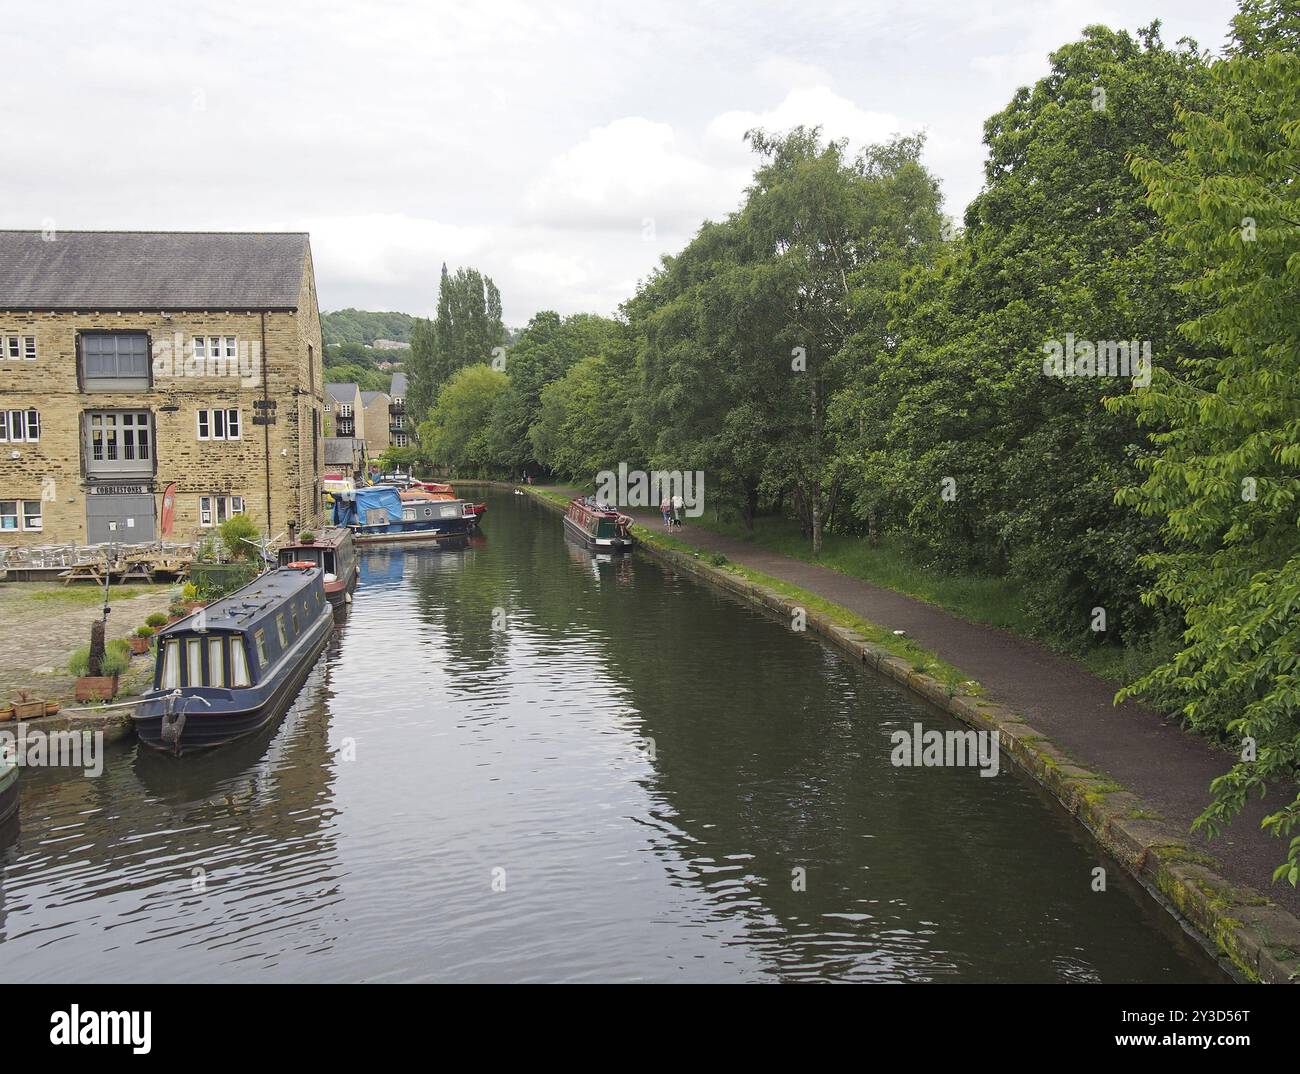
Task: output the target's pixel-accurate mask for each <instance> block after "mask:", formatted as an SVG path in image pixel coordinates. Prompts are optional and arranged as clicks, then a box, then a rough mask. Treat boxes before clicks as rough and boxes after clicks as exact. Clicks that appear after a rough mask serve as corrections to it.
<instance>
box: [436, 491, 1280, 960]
mask: <svg viewBox="0 0 1300 1074" xmlns="http://www.w3.org/2000/svg"><path fill="white" fill-rule="evenodd" d="M458 484H483V485H490V486H493V487H498V488H517V487H523V489H524V491H525V492H527V493H528V494H529V495H530V496H532V498H533V499H534V500H535V501H536V502H538V503H541V504H543V505H545V506H546V507H548V508H550V509H551V510H553V511H555V512H557V513H563V510H564V508H563V506H562V505H561V504H560V503H558V502H556V501H555V500H553V499H551V498H550V497H548V496H547V495H546V493H545V492H543V491H542V490H540V489H538V488H536V487H529V486H515V485H510V484H508V483H505V482H495V481H484V482H458ZM635 529H636V531H637V533H636V536H637V538H638V544H639V547H640V548H641V549H643V550H645V551H647V552H649V553H650V554H651V555H652V556H653V557H654V558H656V559H657V560H659V561H660V562H662V563H665V564H668V565H669V566H671V567H673V568H674V569H676V570H679V571H683V572H685V573H687V574H690V575H692V576H694V577H696V578H698V579H700V580H702V581H705V582H708V583H709V584H711V585H714V586H717V587H718V588H720V589H723V590H726V591H727V592H729V593H732V594H734V595H735V596H738V597H740V598H742V599H744V600H746V601H747V602H749V603H750V604H753V605H756V606H757V607H759V608H762V609H765V610H767V611H769V612H771V613H773V614H775V615H777V616H779V617H780V618H782V619H783V620H784V621H785V622H789V621H790V616H791V614H792V612H793V611H794V609H796V608H803V609H804V614H805V617H806V623H807V625H808V626H809V627H811V628H812V629H813V630H815V631H817V633H818V634H820V635H821V636H822V637H824V638H826V639H827V640H828V641H830V643H831V644H832V645H834V646H835V647H836V648H837V649H838V650H839V651H840V652H841V653H842V654H843V655H845V656H846V657H848V658H849V659H850V660H853V661H855V662H858V663H862V664H865V665H866V666H867V667H869V668H871V669H872V670H873V671H875V672H877V673H879V674H881V675H884V676H885V677H886V678H889V679H892V680H894V681H895V682H897V683H898V684H899V685H901V686H904V687H906V688H907V689H908V690H910V691H912V692H913V693H914V694H916V695H918V696H920V697H922V698H924V699H925V700H926V701H929V702H930V703H931V704H933V705H935V706H937V707H938V708H940V709H942V710H943V711H944V712H946V713H947V714H949V715H950V716H952V717H953V718H955V719H957V720H959V721H960V722H962V723H964V724H967V725H968V726H970V727H973V728H975V729H977V730H983V731H997V732H998V740H999V743H1000V745H1001V747H1002V752H1003V753H1004V754H1005V755H1006V756H1007V757H1008V758H1010V760H1011V761H1012V762H1013V763H1015V764H1016V765H1018V766H1019V767H1020V768H1021V769H1022V770H1023V771H1025V772H1026V773H1028V774H1029V775H1030V776H1031V777H1033V779H1034V780H1036V781H1037V782H1038V783H1039V784H1040V785H1041V786H1043V787H1044V788H1045V789H1046V790H1048V791H1049V792H1050V793H1051V794H1052V796H1053V797H1055V798H1056V800H1057V801H1058V802H1060V804H1061V805H1062V806H1063V807H1064V808H1065V809H1066V811H1067V812H1069V813H1070V815H1071V816H1073V817H1074V818H1075V820H1077V821H1078V822H1079V823H1080V824H1081V825H1083V827H1084V828H1085V829H1086V830H1087V831H1088V832H1089V833H1090V834H1091V835H1092V836H1093V837H1094V838H1095V839H1096V841H1097V842H1098V843H1100V844H1101V846H1102V847H1103V848H1104V849H1105V850H1106V851H1107V852H1108V853H1109V854H1110V855H1111V856H1112V857H1114V858H1115V859H1116V860H1117V861H1118V862H1119V863H1120V864H1121V865H1122V866H1123V867H1124V868H1125V869H1126V870H1127V871H1128V872H1129V873H1130V874H1131V875H1132V876H1133V877H1134V878H1136V879H1137V881H1138V882H1139V883H1141V884H1142V885H1143V887H1145V888H1146V889H1147V890H1148V891H1149V892H1150V893H1151V894H1152V895H1153V896H1154V897H1155V898H1156V900H1157V901H1158V902H1159V903H1160V904H1161V905H1162V906H1164V907H1165V909H1167V910H1169V911H1170V912H1171V913H1173V914H1174V915H1175V916H1177V917H1178V918H1180V919H1181V920H1182V921H1183V923H1184V924H1185V925H1187V926H1188V927H1190V928H1191V929H1193V930H1194V931H1195V932H1196V933H1197V934H1198V935H1199V937H1200V938H1201V940H1202V941H1203V942H1204V943H1205V944H1206V946H1207V947H1209V948H1210V949H1211V950H1213V951H1216V952H1217V953H1218V954H1219V956H1220V957H1221V958H1222V959H1224V960H1226V962H1227V963H1228V964H1229V965H1230V966H1231V968H1232V970H1233V972H1234V973H1235V974H1236V975H1237V976H1239V977H1242V978H1244V979H1246V980H1249V981H1257V982H1260V983H1265V984H1288V983H1292V984H1294V983H1300V920H1298V919H1297V918H1296V917H1295V916H1294V915H1293V914H1291V913H1290V912H1289V911H1287V910H1286V909H1284V908H1283V907H1281V906H1278V905H1277V904H1276V903H1274V902H1272V901H1271V900H1270V899H1268V898H1266V897H1264V896H1263V895H1261V894H1259V893H1258V892H1256V891H1253V890H1251V889H1248V888H1244V887H1242V886H1240V885H1237V884H1233V883H1232V882H1230V881H1228V880H1227V879H1225V878H1224V877H1223V876H1222V875H1220V874H1219V872H1217V870H1216V868H1215V865H1216V863H1215V862H1214V860H1213V859H1212V858H1210V857H1208V856H1207V855H1205V854H1204V853H1202V852H1200V851H1197V850H1195V849H1194V848H1193V847H1192V846H1190V845H1189V843H1188V840H1187V839H1186V838H1185V837H1183V836H1182V835H1181V834H1180V833H1179V832H1177V831H1176V830H1175V829H1174V828H1173V827H1171V826H1170V825H1169V824H1167V823H1165V822H1164V821H1162V820H1160V819H1158V818H1157V816H1156V815H1155V814H1154V812H1153V811H1152V810H1151V809H1150V808H1147V807H1146V806H1145V805H1144V803H1143V801H1142V800H1141V799H1140V798H1138V796H1137V795H1135V794H1133V793H1131V792H1129V791H1127V790H1125V789H1124V788H1122V787H1120V786H1119V785H1118V784H1116V783H1115V782H1114V781H1113V780H1111V779H1110V778H1108V777H1106V776H1104V775H1102V774H1101V773H1099V772H1095V771H1092V770H1091V769H1088V768H1086V767H1084V766H1082V765H1080V764H1077V763H1076V762H1075V761H1074V760H1072V759H1071V758H1070V757H1068V756H1067V755H1066V754H1065V753H1064V751H1062V750H1061V749H1060V748H1059V747H1058V746H1056V744H1055V743H1053V742H1052V741H1051V740H1050V739H1049V738H1048V737H1047V736H1046V735H1044V734H1042V732H1040V731H1038V730H1037V729H1035V728H1034V727H1033V726H1032V725H1031V724H1029V723H1028V722H1026V721H1025V720H1024V718H1023V717H1021V716H1019V715H1017V714H1016V713H1015V712H1013V711H1011V710H1010V709H1009V708H1007V707H1006V706H1004V705H1001V704H998V703H997V702H993V701H990V700H988V699H987V698H983V697H979V696H976V695H973V694H967V693H963V692H961V691H953V690H951V689H950V688H949V687H948V686H947V685H945V684H944V683H942V682H940V681H939V680H938V679H936V678H934V677H933V676H930V675H927V674H926V673H924V672H921V671H917V670H916V669H915V668H913V667H912V666H911V665H910V664H909V663H908V662H907V661H905V660H902V659H900V658H899V657H897V656H895V655H893V654H892V653H890V652H888V651H887V650H886V649H884V648H883V647H881V646H879V645H876V644H875V643H873V642H871V641H868V640H867V639H866V638H865V637H863V636H862V635H861V634H860V633H858V632H857V631H856V630H853V629H851V628H849V627H846V626H843V625H841V624H839V623H837V622H835V621H834V620H833V619H832V618H831V617H830V616H828V615H825V614H823V613H821V612H818V611H817V610H815V609H813V608H804V606H803V605H801V604H800V603H799V601H797V600H795V599H793V598H791V597H788V596H785V595H784V594H781V593H778V592H777V591H776V590H774V589H771V588H769V587H768V586H765V585H763V584H761V583H759V582H754V581H751V580H750V579H747V578H744V577H741V576H738V575H736V574H733V573H731V572H729V571H727V570H725V569H724V568H723V567H720V566H714V565H713V564H711V563H709V562H707V561H705V560H704V559H703V558H702V557H701V556H700V555H699V554H698V553H687V552H683V551H680V550H679V549H676V548H671V547H669V546H667V545H665V544H663V543H661V542H658V541H656V539H655V536H654V534H653V533H649V532H648V531H646V530H644V528H643V527H640V526H638V527H635ZM846 614H848V613H847V612H846Z"/></svg>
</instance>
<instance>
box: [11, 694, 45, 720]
mask: <svg viewBox="0 0 1300 1074" xmlns="http://www.w3.org/2000/svg"><path fill="white" fill-rule="evenodd" d="M13 713H14V718H15V719H18V720H34V719H37V718H39V717H41V716H44V715H45V701H44V699H39V700H30V699H24V700H21V701H15V702H14V707H13Z"/></svg>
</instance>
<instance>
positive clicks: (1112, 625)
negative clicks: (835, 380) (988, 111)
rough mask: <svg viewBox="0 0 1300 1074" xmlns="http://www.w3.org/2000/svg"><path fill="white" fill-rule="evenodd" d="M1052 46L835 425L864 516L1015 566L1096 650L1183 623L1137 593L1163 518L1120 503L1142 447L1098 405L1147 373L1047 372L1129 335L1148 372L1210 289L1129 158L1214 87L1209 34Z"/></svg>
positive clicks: (1034, 598) (997, 564) (1031, 603)
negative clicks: (1143, 557)
mask: <svg viewBox="0 0 1300 1074" xmlns="http://www.w3.org/2000/svg"><path fill="white" fill-rule="evenodd" d="M1051 60H1052V66H1051V72H1050V73H1049V74H1048V76H1047V77H1045V78H1043V79H1041V80H1040V81H1039V82H1038V83H1037V84H1035V85H1034V86H1033V87H1032V88H1023V89H1021V90H1019V91H1017V93H1016V94H1015V96H1014V97H1013V99H1012V100H1011V102H1010V103H1009V104H1008V106H1007V107H1006V108H1005V109H1004V110H1003V111H1002V112H1000V113H998V114H997V115H995V116H993V117H992V118H990V119H989V120H988V122H987V123H986V124H985V138H984V140H985V143H986V144H987V146H988V161H987V163H986V165H985V174H986V180H985V186H984V189H983V191H982V192H981V193H980V195H979V196H978V197H977V198H976V199H975V200H974V201H973V202H972V203H971V205H970V206H969V208H968V209H967V211H966V216H965V224H966V227H965V230H964V232H963V233H962V234H961V235H960V236H953V237H952V239H951V241H950V242H949V243H948V245H947V247H946V248H945V250H944V251H943V253H942V255H941V256H940V257H939V258H938V259H937V261H936V263H935V264H934V265H933V266H932V267H930V268H924V269H917V270H915V271H914V272H912V273H911V274H909V275H907V276H906V277H905V280H904V285H903V287H902V289H901V290H900V292H899V293H898V295H897V296H896V298H895V299H894V300H893V312H894V317H893V319H892V321H891V323H890V325H889V327H888V330H887V332H885V333H884V334H881V335H877V336H876V337H875V339H874V340H869V341H867V345H866V348H865V350H864V353H863V355H862V357H861V359H860V361H859V362H858V363H857V369H858V370H859V374H860V376H859V378H858V380H857V391H856V393H855V397H856V405H854V406H853V407H848V408H845V412H844V413H843V414H841V415H840V418H841V434H842V436H843V438H844V443H845V444H846V445H848V446H850V447H851V448H852V449H853V451H854V453H855V463H854V466H853V468H852V469H853V470H854V471H855V472H856V473H859V474H861V475H862V480H861V481H860V482H858V483H857V485H856V489H855V508H856V510H857V512H858V514H859V516H860V517H862V518H866V519H870V518H871V517H872V516H874V515H878V516H880V517H881V518H883V520H884V523H883V524H884V525H885V526H886V527H887V528H890V529H893V530H895V531H896V532H899V533H902V534H905V535H906V536H908V537H910V538H912V539H914V540H915V541H917V542H919V543H921V544H922V545H923V547H925V548H927V549H928V550H930V551H931V553H932V555H933V557H934V560H935V561H936V562H943V563H947V564H952V565H955V566H958V567H962V568H965V569H976V570H983V571H988V572H990V573H1007V574H1010V575H1011V576H1012V577H1013V578H1014V579H1015V580H1016V581H1018V582H1019V583H1020V584H1021V588H1022V590H1023V591H1024V592H1025V593H1026V594H1027V608H1026V611H1027V613H1028V615H1029V617H1030V620H1031V622H1032V623H1033V624H1034V625H1035V627H1036V628H1037V629H1038V631H1039V632H1040V633H1042V634H1044V635H1047V636H1050V637H1054V638H1057V639H1060V640H1063V641H1065V642H1067V643H1069V644H1070V645H1072V646H1074V647H1079V648H1081V647H1083V646H1084V645H1088V644H1095V643H1097V642H1099V641H1106V640H1111V641H1117V640H1121V639H1126V640H1129V641H1133V640H1136V639H1142V638H1147V637H1153V636H1156V635H1158V634H1160V633H1161V631H1162V630H1167V629H1168V628H1167V627H1165V625H1164V623H1163V620H1162V619H1160V618H1158V617H1155V616H1153V614H1152V613H1151V611H1149V610H1147V609H1144V607H1143V605H1142V604H1141V603H1140V600H1139V595H1140V592H1141V589H1142V587H1143V585H1144V584H1145V583H1146V581H1147V580H1148V576H1147V574H1146V572H1145V571H1144V570H1143V569H1141V568H1140V567H1139V565H1138V563H1137V557H1138V554H1139V553H1140V552H1141V551H1142V550H1144V549H1148V548H1151V547H1152V546H1153V545H1154V544H1156V543H1157V542H1158V540H1159V535H1158V533H1157V527H1156V526H1155V525H1154V524H1153V523H1152V522H1150V521H1148V520H1145V519H1143V518H1141V517H1140V516H1138V515H1137V514H1135V513H1134V512H1132V511H1129V510H1126V509H1125V508H1123V507H1122V506H1120V505H1117V504H1116V503H1115V501H1114V494H1115V491H1116V489H1117V488H1118V487H1119V486H1121V485H1123V484H1125V483H1126V482H1127V481H1130V480H1132V479H1133V478H1134V477H1135V476H1136V470H1135V468H1134V460H1135V459H1136V458H1137V457H1139V456H1140V455H1141V454H1142V452H1143V451H1146V450H1148V447H1147V445H1146V437H1145V435H1144V434H1143V432H1142V431H1141V430H1140V429H1139V428H1138V427H1137V425H1136V423H1135V422H1134V420H1133V419H1132V418H1131V417H1130V416H1127V415H1124V414H1122V413H1108V412H1107V411H1106V410H1105V409H1104V408H1103V406H1102V400H1103V399H1104V398H1106V397H1107V396H1110V395H1114V394H1117V393H1120V392H1127V391H1128V390H1129V389H1130V387H1131V384H1132V377H1131V376H1130V377H1120V376H1095V375H1084V376H1069V377H1064V376H1048V375H1044V359H1045V356H1047V355H1048V354H1049V353H1050V348H1051V347H1052V346H1053V345H1056V346H1058V347H1061V348H1064V347H1065V346H1066V345H1067V344H1070V345H1072V344H1073V341H1074V340H1075V339H1078V340H1080V341H1082V342H1084V343H1086V344H1087V345H1088V346H1089V347H1094V348H1102V347H1105V348H1106V349H1107V351H1108V353H1110V354H1111V355H1115V354H1116V353H1117V351H1116V348H1117V347H1118V343H1119V342H1123V344H1124V348H1125V353H1126V354H1128V359H1127V361H1128V370H1129V371H1130V373H1138V366H1137V364H1136V363H1135V362H1134V360H1133V355H1132V353H1131V348H1132V345H1133V343H1136V350H1137V353H1138V356H1139V358H1140V357H1141V355H1142V354H1143V353H1144V352H1145V348H1147V347H1149V350H1150V353H1151V354H1152V355H1153V358H1154V361H1155V362H1157V363H1159V362H1160V361H1162V360H1163V359H1164V357H1165V356H1166V355H1167V354H1168V353H1169V352H1170V350H1171V348H1173V347H1174V346H1175V342H1176V340H1177V332H1176V329H1177V324H1178V322H1179V321H1180V320H1182V319H1184V318H1186V317H1188V316H1191V315H1193V314H1194V312H1195V309H1196V305H1195V300H1194V298H1192V297H1190V296H1185V295H1182V294H1180V292H1179V291H1178V290H1177V289H1176V285H1177V283H1178V282H1179V280H1181V278H1182V268H1181V266H1180V265H1179V264H1178V262H1177V259H1176V258H1175V257H1174V256H1173V255H1172V254H1171V253H1170V251H1169V250H1168V249H1167V248H1166V246H1165V244H1164V243H1163V242H1162V241H1161V239H1160V237H1159V228H1158V225H1157V222H1156V218H1155V215H1154V213H1153V212H1152V211H1151V209H1150V208H1148V207H1147V205H1146V204H1145V201H1144V199H1145V193H1146V192H1145V188H1144V187H1143V186H1142V184H1141V183H1140V182H1138V181H1137V180H1136V179H1135V178H1134V176H1133V175H1132V174H1131V172H1130V171H1129V168H1128V163H1127V161H1128V158H1129V156H1130V155H1131V154H1135V153H1136V154H1142V155H1146V156H1150V157H1152V158H1154V159H1169V158H1170V157H1172V156H1173V153H1174V150H1173V147H1172V146H1171V145H1170V143H1169V140H1168V136H1169V134H1170V132H1171V131H1172V130H1173V128H1174V126H1175V116H1176V107H1177V104H1178V102H1180V101H1181V102H1188V103H1201V104H1208V102H1209V101H1210V100H1211V99H1212V93H1213V91H1212V89H1211V88H1210V86H1209V81H1208V77H1207V71H1206V65H1205V63H1204V61H1203V60H1202V59H1201V57H1200V55H1199V53H1198V52H1197V51H1196V49H1195V47H1194V45H1192V44H1190V43H1189V44H1186V45H1183V46H1181V47H1179V48H1176V49H1168V48H1166V47H1164V45H1163V44H1162V43H1161V41H1160V38H1159V33H1158V28H1157V27H1156V26H1151V27H1148V28H1147V29H1145V30H1143V31H1141V32H1140V33H1139V34H1138V36H1137V38H1134V37H1132V36H1130V35H1129V34H1128V33H1124V32H1115V31H1111V30H1108V29H1105V28H1104V27H1098V26H1093V27H1089V28H1088V29H1087V30H1086V31H1085V32H1084V34H1083V37H1082V38H1081V39H1080V40H1079V41H1075V42H1071V43H1070V44H1067V45H1065V46H1063V47H1062V48H1060V49H1058V50H1057V51H1056V52H1054V53H1053V54H1052V57H1051ZM1116 366H1117V368H1116V370H1115V372H1119V371H1120V370H1119V368H1118V366H1119V362H1118V361H1116ZM1139 376H1140V374H1139ZM855 422H856V423H857V429H855V428H854V423H855ZM1095 608H1102V609H1104V610H1105V613H1106V623H1105V626H1106V630H1105V632H1100V631H1094V630H1092V629H1090V628H1091V627H1092V626H1093V624H1094V622H1096V621H1097V620H1096V617H1095V612H1094V611H1093V610H1094V609H1095Z"/></svg>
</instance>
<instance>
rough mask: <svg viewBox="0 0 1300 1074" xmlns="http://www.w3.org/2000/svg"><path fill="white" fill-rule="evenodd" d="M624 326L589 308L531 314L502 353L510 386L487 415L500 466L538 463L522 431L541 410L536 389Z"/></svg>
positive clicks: (606, 350) (597, 351) (612, 343)
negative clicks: (566, 313) (567, 314)
mask: <svg viewBox="0 0 1300 1074" xmlns="http://www.w3.org/2000/svg"><path fill="white" fill-rule="evenodd" d="M625 331H626V329H625V328H624V326H622V325H620V324H619V323H618V322H617V321H614V320H611V319H610V318H608V317H599V316H596V315H595V314H588V313H578V314H574V315H572V316H570V317H561V316H560V315H559V314H558V313H555V312H554V311H552V310H543V311H542V312H540V313H538V314H535V315H534V316H533V318H532V320H530V321H529V322H528V326H527V327H526V328H525V329H524V330H523V331H522V332H521V333H520V334H519V337H518V338H517V339H516V340H515V342H514V343H513V344H512V345H511V346H510V348H509V350H508V351H507V353H506V365H505V371H506V375H507V376H508V377H509V379H510V387H509V390H508V391H506V392H505V393H504V394H503V395H502V396H501V398H500V400H499V401H498V405H497V408H496V410H495V411H494V413H493V417H492V434H493V437H494V445H495V448H494V450H495V454H496V457H497V460H498V462H499V463H500V464H501V465H502V466H503V467H504V468H505V469H506V470H508V471H510V472H512V473H518V472H520V471H522V470H527V469H532V468H536V467H537V466H539V465H540V461H539V460H538V459H537V458H536V455H535V453H534V450H533V446H532V441H531V440H530V439H529V435H528V433H529V430H530V429H531V428H532V427H533V425H534V424H535V423H536V422H537V420H538V417H539V416H540V414H541V407H542V389H543V388H545V387H546V386H547V385H548V384H553V383H554V382H555V381H557V380H559V379H560V378H561V377H563V376H564V374H565V373H567V372H568V371H569V370H570V369H571V368H572V367H573V366H574V365H575V364H577V363H578V362H579V361H581V360H582V359H584V358H592V357H599V356H606V355H609V354H610V353H611V351H612V350H613V348H615V347H616V346H617V345H619V341H620V339H621V338H622V336H623V335H624V334H625Z"/></svg>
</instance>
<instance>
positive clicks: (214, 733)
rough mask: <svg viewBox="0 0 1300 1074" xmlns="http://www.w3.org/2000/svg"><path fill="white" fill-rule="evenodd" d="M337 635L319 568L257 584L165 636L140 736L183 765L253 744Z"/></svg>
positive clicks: (137, 720)
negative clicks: (198, 754)
mask: <svg viewBox="0 0 1300 1074" xmlns="http://www.w3.org/2000/svg"><path fill="white" fill-rule="evenodd" d="M333 629H334V616H333V612H332V611H331V606H330V602H329V600H328V599H327V598H326V595H325V585H324V575H323V573H322V571H321V569H320V568H319V567H316V566H295V567H279V568H277V569H275V570H271V571H267V572H266V573H265V574H262V575H259V576H258V577H257V578H255V579H254V580H253V581H251V582H249V583H248V585H246V586H244V587H243V588H241V589H237V590H235V592H233V593H231V594H230V595H229V596H227V597H223V598H222V599H221V600H218V601H215V602H214V603H212V604H211V605H209V606H208V607H206V608H199V609H198V610H197V611H195V612H193V613H192V614H190V615H189V616H187V617H186V618H184V619H182V620H180V621H179V622H177V623H173V624H172V625H171V626H169V627H167V628H166V629H164V630H162V631H160V632H159V634H158V657H157V664H156V667H155V669H154V684H153V689H152V690H150V691H149V692H148V693H146V694H145V695H144V700H143V701H142V702H141V703H140V704H138V705H137V706H136V708H135V712H134V713H133V714H132V716H131V720H132V722H133V723H134V724H135V731H136V735H137V736H138V737H139V739H140V741H141V742H143V743H144V744H145V745H146V746H150V747H152V748H154V749H157V750H164V751H166V752H168V753H173V754H176V755H177V756H179V755H180V754H182V753H185V752H189V751H196V750H205V749H211V748H213V747H215V746H221V745H224V744H225V743H227V742H232V741H234V740H235V739H237V738H242V737H244V736H245V735H251V734H252V733H253V732H255V731H258V730H260V729H261V728H263V727H265V726H266V724H267V723H269V722H270V721H271V720H273V719H275V718H276V717H278V716H279V715H280V714H281V713H283V712H284V710H285V709H286V708H288V706H289V703H290V702H291V701H292V700H293V698H294V696H295V695H296V694H297V693H298V689H299V688H300V687H301V686H302V682H303V679H305V678H306V677H307V673H308V672H309V671H310V670H311V668H312V666H313V665H314V664H315V663H316V658H317V657H318V656H319V655H320V651H321V650H322V649H323V648H324V647H325V643H326V642H327V641H328V640H329V636H330V632H331V631H332V630H333Z"/></svg>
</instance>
